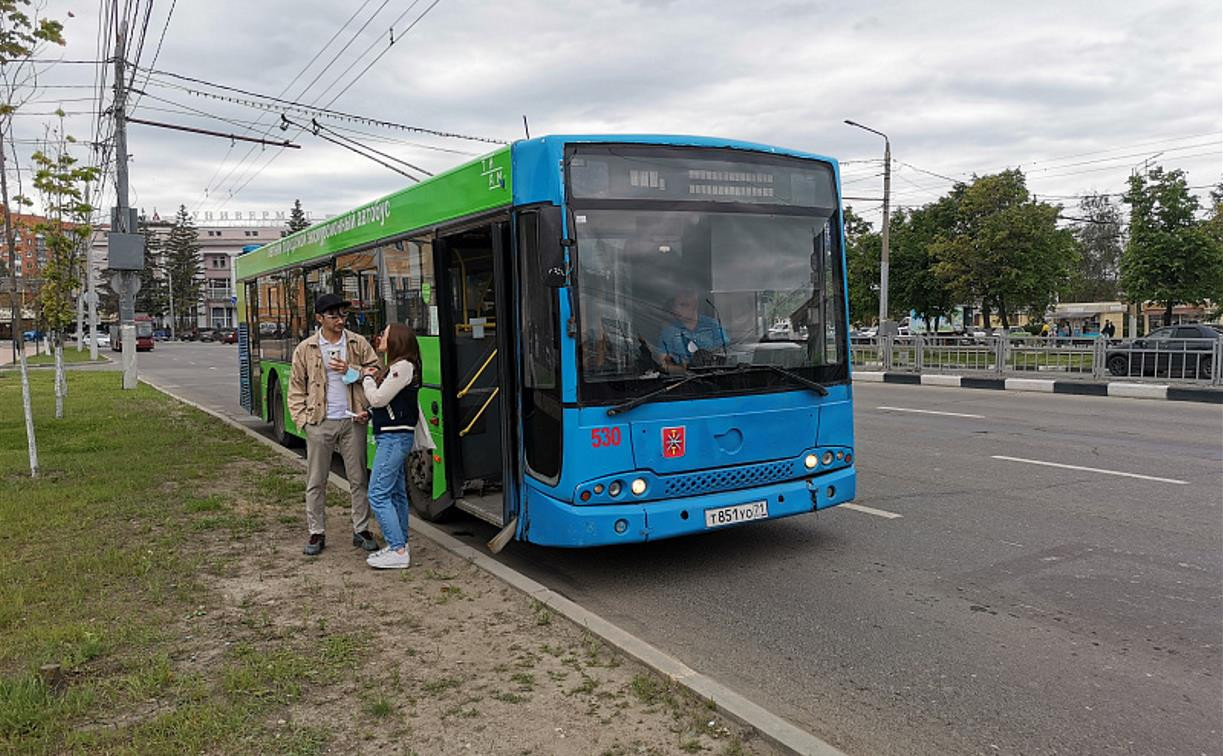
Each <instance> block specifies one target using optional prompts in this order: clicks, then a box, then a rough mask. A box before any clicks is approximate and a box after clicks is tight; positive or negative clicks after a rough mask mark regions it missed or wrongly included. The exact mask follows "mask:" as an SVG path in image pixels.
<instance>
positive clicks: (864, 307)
mask: <svg viewBox="0 0 1223 756" xmlns="http://www.w3.org/2000/svg"><path fill="white" fill-rule="evenodd" d="M880 245H881V241H880V237H879V233H878V232H876V231H875V230H874V229H872V228H871V224H869V223H867V222H866V221H865V220H863V219H862V217H861V216H859V215H858V214H857V213H855V212H854V211H853V208H851V207H846V208H845V269H846V276H847V278H848V282H849V320H850V322H851V323H870V322H874V320H875V319H876V318H877V316H878V313H879V255H880V250H881V246H880Z"/></svg>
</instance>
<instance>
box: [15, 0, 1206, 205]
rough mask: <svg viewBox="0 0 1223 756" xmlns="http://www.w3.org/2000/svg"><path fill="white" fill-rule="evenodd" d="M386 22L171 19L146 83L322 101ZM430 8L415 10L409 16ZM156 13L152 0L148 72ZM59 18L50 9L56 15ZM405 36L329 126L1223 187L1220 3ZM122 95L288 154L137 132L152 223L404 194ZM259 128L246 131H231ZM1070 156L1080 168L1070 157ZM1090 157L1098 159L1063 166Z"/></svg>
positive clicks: (581, 22)
mask: <svg viewBox="0 0 1223 756" xmlns="http://www.w3.org/2000/svg"><path fill="white" fill-rule="evenodd" d="M380 5H381V3H370V4H368V6H367V7H364V8H363V10H362V11H361V12H359V13H358V14H357V16H356V20H355V21H354V22H353V23H352V24H350V25H349V26H347V27H344V26H343V25H344V23H345V21H346V20H347V19H348V18H349V17H350V16H352V15H353V9H352V7H350V6H349V5H346V4H330V5H328V4H312V5H309V6H303V5H302V4H301V3H300V2H296V1H295V0H263V1H261V2H259V3H250V2H233V1H232V0H215V1H214V2H211V3H207V4H204V3H179V4H177V5H176V6H175V12H174V17H173V18H172V19H171V23H170V26H169V29H168V32H167V34H166V40H165V44H164V46H163V49H162V51H161V54H160V57H159V59H158V64H157V65H158V68H162V69H165V70H168V71H174V72H181V73H185V74H189V75H192V76H196V77H198V78H201V79H205V80H208V81H211V82H217V83H225V84H229V85H232V86H235V87H239V88H243V89H249V90H252V91H256V92H260V93H265V94H269V95H277V94H279V93H281V92H282V91H283V92H285V96H286V97H289V98H294V99H298V98H300V99H302V100H303V101H306V102H315V101H318V102H320V103H325V102H328V101H329V100H330V99H331V98H332V97H333V96H334V95H335V93H337V92H339V91H340V90H341V89H342V88H344V87H345V86H346V85H347V84H348V83H349V82H351V81H352V80H353V78H354V77H355V76H356V74H357V72H359V71H360V70H361V69H362V68H363V67H364V66H365V64H366V63H367V62H368V61H369V60H371V59H372V58H373V57H374V56H375V55H377V54H378V53H379V52H380V51H383V50H386V48H387V45H388V43H389V39H390V31H389V29H388V26H389V25H390V22H391V20H392V19H394V18H395V17H396V16H399V15H400V14H401V13H402V12H403V11H404V9H405V8H407V7H408V6H409V2H408V0H390V1H389V2H387V3H385V7H384V9H383V10H382V11H381V12H380V13H379V14H378V15H377V16H376V17H374V18H373V20H371V21H370V22H369V23H368V25H367V26H366V28H365V30H364V31H363V32H362V33H361V34H360V35H359V36H358V37H357V38H356V39H355V40H353V41H352V43H351V45H350V46H349V47H348V49H347V51H346V52H344V53H343V54H342V55H339V56H338V57H337V52H338V51H339V50H340V48H341V46H343V45H344V44H346V43H348V42H349V41H350V39H351V38H352V34H353V32H354V31H355V30H356V29H357V27H359V26H360V25H361V24H362V23H365V22H366V21H367V20H368V19H369V17H370V14H371V13H372V11H373V9H374V8H376V7H379V6H380ZM65 7H66V6H65ZM425 7H428V4H427V3H424V2H422V3H419V4H418V5H417V6H416V8H415V10H414V11H412V12H410V13H409V14H408V15H407V17H406V19H407V20H410V19H412V18H413V17H415V16H416V15H417V14H418V13H419V12H420V11H421V10H423V9H424V8H425ZM168 8H169V4H168V3H162V2H156V3H155V4H154V12H153V16H152V23H151V24H150V27H149V30H148V37H147V39H146V43H145V49H144V54H143V60H144V61H145V62H148V61H149V60H150V59H151V57H152V50H153V48H154V47H155V46H156V36H157V35H158V34H160V31H161V28H162V24H163V22H164V19H165V13H166V11H167V10H168ZM63 10H64V8H61V7H60V4H59V3H58V1H57V0H52V3H51V6H50V7H49V11H50V12H51V13H53V14H56V13H58V14H62V13H63ZM73 10H74V12H76V17H75V18H73V19H70V20H69V22H68V28H67V31H66V33H67V36H68V38H69V45H68V48H67V49H66V50H65V51H64V54H65V55H66V57H69V58H93V57H95V56H96V55H97V50H96V49H95V45H96V40H97V36H96V34H97V18H96V16H95V15H93V11H91V10H89V9H84V8H81V9H77V8H73ZM407 20H405V21H404V22H401V23H399V24H397V25H396V31H395V35H396V39H397V40H398V41H397V42H396V43H395V45H394V46H393V47H391V48H390V49H389V51H387V52H386V54H385V55H384V56H383V57H382V58H381V59H380V60H379V61H378V63H377V64H376V65H375V66H374V67H373V68H371V69H370V71H369V72H368V73H367V74H365V75H364V76H363V77H361V78H360V79H359V80H358V81H356V83H355V84H353V85H352V86H351V88H349V89H348V90H347V91H346V92H345V93H344V94H343V96H342V97H340V98H339V99H338V100H337V101H336V102H335V105H334V107H335V108H338V109H340V110H344V111H347V112H352V113H359V114H362V115H367V116H371V117H375V118H380V119H385V120H389V121H395V122H398V123H405V124H412V125H419V126H427V127H432V128H437V129H441V130H445V131H452V132H459V133H468V134H472V135H487V136H490V137H493V138H498V139H507V140H508V139H515V138H518V137H520V135H521V134H522V122H521V118H522V116H523V115H524V114H525V115H527V116H528V118H529V120H530V124H531V131H532V133H533V134H534V135H540V134H543V133H575V132H584V131H585V132H595V133H599V132H612V133H615V132H670V133H695V134H713V135H721V136H728V137H736V138H741V139H747V140H754V141H760V142H765V143H772V144H779V145H784V146H789V147H796V148H801V149H806V150H811V151H814V152H819V153H823V154H828V155H833V156H836V157H841V158H848V159H869V158H879V157H881V155H882V145H881V144H880V141H881V140H879V139H878V137H876V136H874V135H872V134H868V133H865V132H862V131H859V130H857V129H852V128H850V127H848V126H845V125H844V124H843V123H842V120H843V119H845V118H852V119H854V120H858V121H860V122H862V123H866V124H868V125H871V126H872V127H874V128H878V129H880V130H883V131H885V132H887V133H888V134H889V136H890V138H891V141H892V148H893V154H894V156H895V157H896V158H897V159H898V160H903V161H905V162H906V163H908V164H910V165H915V166H918V167H919V168H923V169H926V170H930V171H933V172H935V173H940V174H944V175H947V176H951V177H954V178H966V177H968V176H969V175H971V174H973V173H984V172H989V171H993V170H999V169H1001V168H1003V167H1007V166H1014V165H1021V166H1024V167H1025V168H1027V169H1028V170H1030V171H1033V172H1031V173H1030V174H1029V176H1030V181H1029V183H1030V185H1031V186H1032V188H1033V190H1034V191H1037V192H1038V193H1045V194H1060V195H1073V194H1081V193H1083V192H1085V191H1088V190H1091V189H1099V190H1103V191H1119V190H1120V189H1121V188H1122V185H1123V181H1124V178H1125V177H1126V176H1127V175H1128V173H1129V171H1130V169H1131V168H1132V166H1133V165H1134V164H1135V163H1139V162H1141V159H1138V158H1136V159H1133V160H1128V159H1122V158H1119V157H1116V156H1119V155H1127V154H1130V153H1132V152H1135V151H1141V150H1143V149H1146V148H1149V149H1150V151H1151V153H1154V152H1158V151H1160V150H1163V151H1164V152H1165V155H1164V156H1163V157H1161V161H1162V162H1164V163H1165V164H1166V165H1167V166H1168V167H1174V168H1184V169H1186V170H1188V172H1189V175H1190V181H1191V183H1192V184H1195V185H1198V184H1210V183H1214V182H1216V181H1218V180H1219V179H1220V170H1221V168H1223V148H1221V147H1220V146H1219V145H1218V144H1217V142H1218V140H1219V138H1220V137H1219V133H1220V132H1221V131H1223V94H1221V93H1223V76H1221V71H1223V52H1221V50H1220V46H1219V45H1218V38H1217V30H1218V28H1219V26H1220V23H1221V22H1223V19H1221V10H1220V7H1219V5H1218V4H1217V3H1196V2H1157V3H1148V4H1143V5H1142V6H1141V7H1128V6H1127V4H1122V3H1115V2H1102V1H1099V0H1087V1H1084V2H1076V3H1061V2H1054V0H1038V1H1034V2H1029V3H1025V4H1001V3H980V2H970V1H969V0H957V1H955V2H940V3H937V4H934V3H926V4H916V3H904V2H898V1H897V0H866V1H864V2H858V3H853V4H847V3H831V2H798V1H795V0H787V1H782V2H764V3H754V4H752V3H727V2H720V1H714V0H710V1H708V2H697V1H696V0H637V1H635V2H634V1H630V0H605V1H604V2H583V3H579V2H570V3H564V4H557V3H544V2H538V0H510V1H508V2H504V3H483V2H477V1H476V0H442V1H441V2H440V4H438V5H437V6H436V8H434V9H433V10H432V11H431V12H430V13H429V15H428V16H426V17H425V18H424V19H423V20H422V21H421V22H420V23H419V25H417V26H416V27H415V28H414V29H412V30H411V31H410V32H406V34H405V29H406V24H407ZM342 27H343V29H342ZM341 29H342V31H341V33H340V34H339V35H338V36H336V40H335V42H333V43H332V44H330V45H329V46H328V47H327V48H326V49H325V50H323V51H322V53H321V54H320V55H319V56H318V59H317V61H316V62H314V63H313V65H311V66H310V67H309V68H307V69H305V70H304V71H303V67H305V66H306V64H307V63H308V62H310V61H311V59H312V58H313V57H314V56H315V54H316V53H319V51H320V48H322V47H323V45H324V44H325V43H327V42H328V40H329V39H331V38H332V37H333V35H335V34H336V32H337V30H341ZM329 63H330V64H331V66H330V68H328V69H327V70H326V71H323V67H324V66H326V65H328V64H329ZM320 74H321V75H320ZM94 76H95V69H94V68H93V67H90V66H69V65H64V66H59V67H57V68H55V69H53V70H52V71H51V72H49V73H48V74H46V75H45V76H44V77H43V81H44V83H47V84H55V85H82V88H81V89H54V90H52V89H48V90H45V91H44V93H43V95H42V99H44V100H47V102H46V103H45V104H41V105H39V106H38V107H39V108H40V109H47V110H49V109H52V108H53V107H54V104H53V103H52V102H50V99H54V98H57V97H58V98H68V97H87V96H89V94H90V89H89V85H91V84H92V83H93V82H94ZM316 78H317V82H315V83H314V84H313V85H312V86H309V87H307V85H308V84H311V82H314V80H315V79H316ZM136 81H137V86H138V87H142V88H144V89H146V91H147V92H148V93H149V95H150V96H149V97H145V98H143V99H141V100H140V107H139V108H138V109H137V115H138V116H140V115H142V116H143V117H145V118H147V119H149V120H158V121H164V122H171V123H178V124H184V125H191V126H195V127H198V128H208V129H213V130H216V131H222V132H226V133H239V134H249V135H258V134H262V133H263V132H264V131H268V133H269V138H275V139H283V138H286V137H290V138H292V139H293V141H295V142H297V143H299V144H301V145H302V149H301V150H283V151H281V150H277V149H275V148H262V147H255V148H251V147H250V146H249V145H247V144H244V143H241V142H236V143H234V144H233V145H231V144H230V143H229V141H227V140H225V139H218V138H211V137H204V136H198V135H191V134H186V133H182V132H175V131H167V130H161V129H155V128H152V127H148V126H138V125H133V126H132V127H131V132H130V137H129V145H130V151H131V153H132V155H133V156H134V157H133V162H132V164H131V177H132V185H133V188H134V191H135V193H136V194H137V197H138V202H139V204H141V205H142V206H145V207H146V208H152V207H154V206H156V207H157V208H158V209H159V211H161V212H162V214H163V215H164V214H165V213H166V211H167V209H169V208H174V207H177V206H178V205H179V204H186V205H187V206H188V207H189V208H198V209H200V210H211V211H214V212H219V211H220V210H222V209H225V210H242V211H249V210H256V211H263V210H270V211H274V210H280V209H286V208H287V207H288V206H289V205H290V204H291V203H292V202H293V200H294V199H296V198H300V199H301V200H302V202H303V204H304V205H305V206H306V207H308V208H310V209H312V210H313V211H315V212H316V213H320V214H322V213H334V212H340V211H343V210H345V209H348V208H351V207H353V206H355V205H357V204H360V203H361V202H364V201H367V200H369V199H371V198H373V197H376V196H378V195H379V194H383V193H386V192H389V191H393V190H395V189H396V188H399V187H402V186H403V185H404V184H405V183H406V179H404V178H402V177H400V176H398V175H396V174H394V173H392V172H390V171H388V170H386V169H385V168H382V167H379V166H378V165H376V164H375V163H373V162H370V161H367V160H364V159H362V158H359V157H356V156H354V155H352V154H351V153H349V152H346V151H344V150H343V149H341V148H339V147H336V146H334V145H330V144H328V143H326V142H325V141H323V140H321V139H319V138H317V137H315V136H313V135H312V134H310V133H308V132H307V133H296V131H295V130H292V129H291V130H289V131H288V132H283V131H281V130H280V129H278V128H275V127H274V124H275V123H276V122H277V120H278V117H277V116H276V115H275V114H271V113H262V112H260V111H257V110H253V109H251V108H248V107H244V106H242V105H239V104H235V103H226V102H222V101H218V100H213V99H205V98H202V97H200V96H198V95H196V94H192V93H190V92H188V91H185V90H184V89H182V88H175V86H167V85H174V84H178V85H182V84H183V82H174V81H173V80H168V79H164V78H155V79H154V80H153V81H151V82H149V84H148V85H147V87H146V86H145V85H144V76H143V74H142V75H140V76H138V77H137V78H136ZM188 86H193V85H188ZM193 88H196V89H207V88H206V87H194V86H193ZM214 91H215V90H214ZM154 98H161V99H154ZM165 100H169V101H171V102H172V103H174V104H169V103H167V102H165ZM107 102H108V103H109V98H107ZM72 105H76V106H77V107H76V109H89V107H86V106H88V105H89V104H88V103H72V104H69V103H65V105H64V106H65V108H66V109H68V108H70V107H72ZM32 107H33V106H32ZM187 107H189V108H192V109H195V110H199V111H204V112H206V113H208V114H212V115H213V116H216V117H220V118H224V119H229V120H230V121H238V122H239V123H231V122H227V121H224V120H218V119H217V118H216V117H214V118H208V117H205V116H201V115H199V114H195V113H190V112H187V111H185V110H184V108H187ZM156 108H160V109H162V110H156ZM166 110H169V111H171V112H166ZM45 120H47V119H40V118H37V117H22V118H18V119H17V128H16V131H17V135H18V137H19V138H32V137H36V136H38V135H40V134H41V133H42V123H43V121H45ZM256 121H257V122H258V123H259V125H258V126H257V127H256V128H255V130H254V131H250V130H248V128H245V127H249V126H251V123H252V122H256ZM90 124H91V118H90V117H89V116H80V117H74V118H72V119H70V120H69V127H70V128H71V130H72V131H73V133H75V134H77V135H78V136H81V137H85V136H87V135H88V134H89V133H90V131H91V127H90ZM335 125H339V126H342V127H349V126H351V127H353V128H360V129H361V130H363V131H366V132H368V133H371V134H377V135H380V137H381V138H382V139H386V140H392V141H379V142H373V141H371V142H370V144H372V145H374V146H376V147H378V148H379V149H382V150H384V151H387V152H390V153H393V154H396V155H398V156H401V157H403V158H404V159H406V160H408V161H410V162H412V163H414V164H417V165H420V166H423V167H425V168H428V169H429V170H435V171H436V170H442V169H445V168H447V167H449V166H452V165H454V164H455V163H456V162H458V161H459V160H462V159H464V158H463V157H462V156H459V155H454V154H450V153H443V152H436V151H431V150H428V149H424V148H422V147H420V146H415V145H410V144H404V143H402V142H401V141H394V140H406V141H409V142H415V143H417V145H419V144H426V145H436V146H444V147H447V148H451V149H458V150H463V151H468V152H472V153H480V152H483V151H486V150H487V149H489V148H490V147H491V146H490V145H487V144H481V143H478V142H464V141H458V140H442V139H438V138H435V137H429V136H425V135H420V134H411V133H405V132H401V131H393V130H386V129H378V128H375V127H370V126H358V125H356V124H335ZM1204 134H1206V135H1209V134H1214V137H1213V139H1214V140H1215V145H1214V147H1213V148H1212V147H1211V146H1209V145H1208V146H1206V147H1201V148H1195V149H1177V148H1180V147H1185V146H1187V145H1193V144H1199V143H1201V142H1205V141H1209V140H1210V139H1211V137H1210V136H1207V137H1204V138H1203V137H1202V136H1201V135H1204ZM1189 137H1196V138H1195V139H1190V138H1189ZM362 138H363V139H364V138H365V137H362ZM1135 145H1143V146H1135ZM1113 148H1116V149H1115V150H1113V151H1112V152H1105V151H1106V150H1111V149H1113ZM23 149H25V150H26V152H28V148H24V147H23ZM248 153H249V157H248V158H247V159H245V160H243V159H242V158H243V156H247V155H248ZM1080 154H1086V157H1078V158H1076V157H1073V156H1075V155H1080ZM273 156H275V157H273ZM1097 157H1098V158H1101V159H1107V158H1111V159H1107V160H1105V162H1102V163H1094V164H1091V165H1082V166H1067V165H1066V163H1069V162H1074V161H1075V160H1090V159H1093V158H1097ZM1058 158H1060V159H1061V160H1060V162H1059V161H1058V160H1057V159H1058ZM1059 165H1060V166H1061V168H1060V169H1059V168H1058V166H1059ZM852 168H856V170H851V169H852ZM874 173H878V164H856V166H855V165H854V164H850V165H847V166H846V181H847V182H848V181H850V180H851V179H855V178H856V179H858V181H857V183H854V184H852V186H853V187H855V193H862V194H866V193H877V192H879V191H880V187H879V186H878V181H879V179H878V178H877V177H873V178H872V174H874ZM896 176H897V180H896V181H895V182H894V189H895V191H896V195H897V201H898V202H899V203H901V204H921V203H922V202H927V201H930V200H932V199H934V198H935V197H937V196H938V195H939V193H941V192H942V191H944V190H945V189H946V188H947V187H948V186H949V182H947V181H945V180H941V179H938V178H935V177H932V176H930V175H929V174H923V173H920V172H917V171H914V170H912V169H910V168H904V167H898V168H897V171H896ZM863 177H867V180H861V179H862V178H863ZM847 186H851V185H850V184H848V183H847ZM205 189H207V191H206V192H205ZM107 201H110V200H109V199H107Z"/></svg>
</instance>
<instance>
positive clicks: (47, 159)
mask: <svg viewBox="0 0 1223 756" xmlns="http://www.w3.org/2000/svg"><path fill="white" fill-rule="evenodd" d="M59 115H60V117H61V118H62V117H63V111H60V112H59ZM58 135H59V138H58V139H57V141H56V142H55V143H54V144H52V145H48V147H47V148H46V149H45V150H35V151H34V154H33V156H32V157H31V160H32V161H33V163H34V188H35V189H36V190H37V191H38V193H39V195H40V197H41V198H42V207H43V214H44V218H45V219H44V220H43V221H41V222H39V223H37V224H35V226H34V232H35V233H36V234H38V235H40V236H41V237H42V242H43V244H44V245H45V248H46V254H47V261H46V263H45V264H44V265H43V266H42V279H43V283H42V289H41V290H40V291H39V294H38V302H39V309H40V311H41V313H42V320H43V322H44V323H46V325H47V329H48V330H49V331H50V333H51V344H52V346H53V348H54V350H55V416H56V417H57V418H60V417H63V416H64V396H65V395H66V394H67V392H68V382H67V378H66V375H65V373H64V359H63V349H64V334H65V333H66V332H67V331H68V329H69V328H71V327H72V326H73V324H74V323H75V319H76V308H75V306H74V305H75V302H76V297H77V296H78V295H79V294H80V290H81V281H82V280H84V273H85V250H86V249H87V248H88V245H89V241H90V237H91V236H92V235H93V229H92V227H90V225H89V216H90V215H91V214H92V212H93V207H92V206H90V205H89V203H87V202H85V200H84V194H85V185H86V184H88V183H89V182H91V181H94V180H96V179H97V177H98V174H99V170H98V169H97V168H95V167H92V166H82V165H78V162H79V161H78V160H77V158H75V157H73V156H72V154H71V153H69V152H68V145H69V144H72V143H74V142H75V141H76V140H75V139H73V138H72V137H71V136H66V135H64V133H63V125H62V122H61V125H60V129H59V131H58Z"/></svg>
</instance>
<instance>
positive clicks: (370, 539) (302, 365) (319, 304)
mask: <svg viewBox="0 0 1223 756" xmlns="http://www.w3.org/2000/svg"><path fill="white" fill-rule="evenodd" d="M350 304H351V302H347V301H345V300H344V299H343V298H341V297H340V296H339V295H336V294H323V295H322V296H320V297H319V298H318V299H317V300H316V301H315V303H314V319H315V321H317V322H318V325H319V329H318V330H317V331H315V332H314V333H313V334H311V335H310V336H308V337H307V338H306V339H305V340H304V341H302V342H301V343H300V344H298V345H297V348H296V349H294V350H293V367H292V370H291V372H290V373H289V396H288V405H289V414H290V416H291V417H292V418H293V422H294V424H296V425H297V427H298V428H301V429H302V430H303V431H304V432H305V434H306V468H307V473H306V527H307V528H308V529H309V531H310V539H309V541H307V542H306V548H305V549H303V553H305V554H307V555H309V556H315V555H317V554H319V553H321V552H322V550H323V547H324V546H325V545H326V537H325V535H324V533H325V529H326V524H327V511H326V504H327V476H328V475H329V474H330V473H331V457H332V455H333V454H334V453H335V452H336V451H339V452H340V456H341V457H342V458H343V460H344V474H345V476H346V477H347V478H348V486H349V491H350V492H351V499H352V531H353V536H352V545H353V546H360V547H361V548H363V549H365V550H366V551H377V550H378V542H377V541H375V540H374V536H373V534H372V533H370V532H369V499H368V497H367V494H366V488H365V424H366V422H367V421H368V420H369V412H368V411H366V407H367V402H366V399H365V392H364V390H363V389H362V387H361V385H360V383H359V379H360V377H361V373H360V370H359V369H358V368H366V367H373V366H376V365H377V364H378V355H377V353H375V352H374V348H373V347H371V346H370V345H369V342H368V341H366V340H365V337H364V336H362V335H361V334H359V333H353V332H352V331H349V330H347V329H345V328H344V322H345V318H346V317H347V315H348V307H349V305H350Z"/></svg>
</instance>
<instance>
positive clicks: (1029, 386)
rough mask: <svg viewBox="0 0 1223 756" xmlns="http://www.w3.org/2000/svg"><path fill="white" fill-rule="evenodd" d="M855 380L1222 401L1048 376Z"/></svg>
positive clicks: (1152, 387) (872, 376)
mask: <svg viewBox="0 0 1223 756" xmlns="http://www.w3.org/2000/svg"><path fill="white" fill-rule="evenodd" d="M852 375H853V380H854V382H855V383H894V384H902V385H910V386H917V385H921V386H943V387H950V388H957V387H958V388H966V389H993V390H1009V391H1031V392H1037V393H1044V394H1074V395H1078V396H1113V397H1124V398H1127V399H1167V400H1171V401H1177V402H1204V403H1207V404H1223V389H1217V388H1205V387H1198V386H1169V385H1167V384H1162V383H1115V382H1114V383H1094V382H1088V381H1058V380H1053V379H1049V378H1001V377H1000V378H982V377H978V376H969V375H946V374H942V373H921V374H918V373H884V372H878V371H862V370H855V371H853V374H852Z"/></svg>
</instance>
